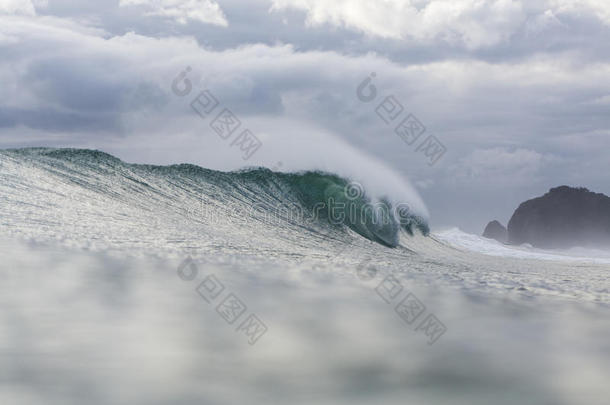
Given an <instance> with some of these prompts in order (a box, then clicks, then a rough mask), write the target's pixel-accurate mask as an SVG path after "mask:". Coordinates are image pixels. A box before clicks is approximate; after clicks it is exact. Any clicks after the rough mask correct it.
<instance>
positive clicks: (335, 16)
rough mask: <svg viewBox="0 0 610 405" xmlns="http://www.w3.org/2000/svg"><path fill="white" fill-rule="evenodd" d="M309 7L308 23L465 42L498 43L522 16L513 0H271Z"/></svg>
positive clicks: (276, 6)
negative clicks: (329, 0)
mask: <svg viewBox="0 0 610 405" xmlns="http://www.w3.org/2000/svg"><path fill="white" fill-rule="evenodd" d="M286 8H294V9H299V10H303V11H306V12H307V19H308V20H307V21H308V23H309V24H311V25H321V24H332V25H336V26H342V27H345V28H348V29H353V30H357V31H361V32H364V33H366V34H368V35H373V36H379V37H384V38H394V39H414V40H418V41H427V40H436V39H442V40H444V41H447V42H450V43H456V42H458V43H461V44H463V45H465V46H466V47H468V48H480V47H486V46H492V45H495V44H498V43H500V42H502V41H504V40H506V39H508V38H509V37H510V35H511V34H512V33H514V32H515V31H516V30H517V29H518V28H519V27H520V26H521V25H522V24H523V23H524V21H525V19H526V14H525V13H524V11H523V7H522V5H521V3H520V2H519V1H515V0H382V1H362V0H336V1H333V2H328V1H327V0H273V6H272V10H281V9H286Z"/></svg>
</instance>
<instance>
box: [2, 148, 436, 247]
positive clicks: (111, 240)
mask: <svg viewBox="0 0 610 405" xmlns="http://www.w3.org/2000/svg"><path fill="white" fill-rule="evenodd" d="M0 156H1V158H2V160H1V163H2V165H3V167H2V172H1V174H0V176H1V177H2V185H1V186H0V187H1V188H2V194H3V197H2V198H3V199H4V200H5V205H6V207H5V210H4V213H3V216H4V221H5V222H6V223H7V225H8V224H9V223H11V224H12V226H11V227H9V228H10V231H11V232H15V233H21V234H22V235H25V236H30V237H31V236H34V235H36V236H39V235H40V234H45V235H47V236H49V237H55V236H60V235H59V232H57V230H58V229H59V230H62V231H63V232H61V233H62V234H63V235H61V236H60V237H61V238H64V239H71V241H72V242H73V243H75V244H78V241H79V240H87V241H93V243H94V244H95V243H98V242H100V243H101V242H105V243H107V244H110V245H111V247H112V245H117V244H122V243H125V242H130V243H132V244H136V245H143V244H146V243H147V241H151V240H152V239H154V237H153V236H152V233H151V231H153V233H155V234H156V235H157V240H156V243H153V245H160V244H162V243H163V242H162V240H163V239H165V240H169V241H173V243H175V244H180V242H178V240H182V239H185V236H182V237H178V236H177V235H175V234H176V232H177V231H178V230H179V229H186V230H188V229H189V226H188V225H185V222H190V223H191V224H192V225H196V224H198V225H204V227H203V228H204V232H203V234H202V233H201V230H198V231H197V235H190V237H187V238H186V239H191V238H194V239H199V240H202V239H205V240H222V239H231V240H235V239H240V237H241V238H243V237H244V236H246V235H250V234H253V233H266V234H268V235H269V237H270V238H271V239H278V235H281V236H279V238H280V239H282V240H283V242H287V243H290V242H295V241H298V242H299V243H302V242H303V238H304V237H305V238H307V235H308V234H310V236H311V234H313V235H316V236H317V237H318V238H317V240H319V235H320V234H323V235H325V236H328V237H329V238H331V239H332V238H334V239H341V238H344V237H345V236H346V233H351V232H353V233H356V234H358V235H360V236H361V237H364V238H366V239H367V240H369V241H372V242H375V243H378V244H381V245H385V246H389V247H396V246H398V245H399V243H400V239H401V234H408V235H414V233H415V232H418V233H421V234H424V235H427V234H428V232H429V228H428V224H427V222H426V220H425V219H424V218H422V217H421V216H419V215H417V214H415V213H413V212H412V211H411V210H410V208H409V205H408V202H401V203H398V204H396V203H392V202H391V201H390V200H389V199H388V198H387V197H385V196H373V195H371V194H369V193H368V192H367V191H366V190H364V189H362V186H360V185H359V184H357V183H351V182H350V180H349V179H346V178H342V177H339V176H337V175H333V174H329V173H323V172H316V171H309V172H301V173H277V172H273V171H271V170H269V169H265V168H256V169H250V170H244V171H238V172H219V171H213V170H207V169H203V168H201V167H198V166H194V165H188V164H182V165H173V166H152V165H136V164H127V163H124V162H122V161H121V160H119V159H117V158H115V157H113V156H111V155H109V154H106V153H103V152H100V151H94V150H83V149H48V148H28V149H18V150H7V151H2V152H0ZM24 191H26V192H24ZM177 224H180V226H179V227H177V226H176V225H177ZM151 227H152V229H151ZM304 231H305V232H304ZM272 234H276V235H275V236H271V235H272ZM304 235H305V236H304ZM233 236H235V238H234V237H233ZM257 239H260V238H257ZM138 241H139V242H138ZM153 242H155V241H153Z"/></svg>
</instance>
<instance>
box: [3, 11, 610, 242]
mask: <svg viewBox="0 0 610 405" xmlns="http://www.w3.org/2000/svg"><path fill="white" fill-rule="evenodd" d="M187 67H190V72H189V73H188V75H187V76H186V77H187V78H188V80H190V83H191V85H192V88H193V89H192V92H191V93H189V94H188V95H186V96H179V95H176V94H174V92H173V91H172V84H173V82H174V80H175V79H176V78H177V77H178V75H179V74H180V73H181V72H183V71H185V69H186V68H187ZM373 72H374V74H375V77H374V78H373V79H372V82H371V86H374V89H375V91H376V98H375V99H374V100H372V101H370V102H367V101H362V100H361V98H362V97H358V92H357V89H358V87H359V85H360V84H361V83H362V82H363V80H364V79H366V78H367V77H369V75H370V74H371V73H373ZM177 83H182V84H183V85H184V82H177ZM181 88H183V87H181ZM363 88H364V89H365V91H368V92H369V93H370V91H371V87H369V86H365V87H363ZM0 89H2V92H1V94H2V98H0V147H1V148H9V147H24V146H66V147H67V146H69V147H86V148H97V149H102V150H104V151H107V152H109V153H112V154H114V155H116V156H118V157H120V158H122V159H124V160H127V161H129V162H137V163H159V164H170V163H180V162H190V163H196V164H199V165H201V166H205V167H210V168H215V169H223V170H227V169H235V168H238V167H240V166H243V165H245V164H247V165H251V164H253V165H258V164H261V165H267V166H269V167H275V168H278V169H280V170H282V169H284V170H290V169H291V168H298V167H299V165H296V164H294V163H293V162H295V161H300V162H301V164H306V163H304V162H306V161H307V159H305V158H304V157H303V156H304V155H324V156H326V158H327V159H328V158H332V156H335V157H336V159H337V160H341V159H344V160H349V159H352V158H353V156H352V154H349V153H347V152H344V150H343V149H342V148H341V147H338V146H337V145H340V144H341V142H343V141H345V142H346V143H348V144H351V146H353V147H354V148H355V149H358V150H359V151H360V152H361V153H363V154H367V155H370V156H371V157H373V158H374V159H377V160H379V161H382V162H383V163H384V164H386V165H387V166H389V167H391V168H392V169H393V170H395V171H397V172H399V173H401V174H402V175H403V176H406V177H407V178H409V179H410V181H411V183H412V184H413V185H414V186H415V187H416V188H417V189H418V190H419V192H420V194H421V195H422V197H423V199H424V201H425V202H426V204H427V206H428V209H429V211H430V214H431V219H432V225H433V227H436V228H439V227H446V226H459V227H460V228H462V229H463V230H466V231H471V232H481V231H482V227H483V226H484V225H485V224H486V223H487V222H488V221H489V220H491V219H499V220H500V221H501V222H503V223H505V224H506V222H507V220H508V219H509V217H510V215H511V214H512V212H513V211H514V209H515V208H516V207H517V205H518V204H519V203H520V202H522V201H524V200H525V199H528V198H531V197H534V196H537V195H541V194H543V193H544V192H546V191H547V190H548V189H549V188H550V187H553V186H558V185H563V184H567V185H574V186H585V187H588V188H590V189H592V190H594V191H598V192H604V193H606V194H610V182H609V174H608V168H609V164H608V163H610V129H609V128H610V1H608V0H334V1H329V0H247V1H246V0H243V1H237V0H224V1H223V0H217V1H214V0H120V1H119V0H89V1H67V0H48V1H47V0H0ZM204 89H208V90H209V91H210V93H209V94H213V95H214V97H215V98H216V99H217V100H218V101H219V105H220V106H221V107H219V108H229V109H230V110H231V111H233V113H234V114H235V116H236V117H238V119H239V120H240V121H241V122H242V124H243V127H248V128H249V129H250V130H251V131H252V133H253V134H256V136H257V137H258V138H259V139H260V140H261V141H262V142H263V147H262V148H261V151H260V153H257V154H256V155H255V156H254V157H253V158H252V159H251V160H249V161H248V162H244V160H243V159H242V158H243V156H242V155H241V154H240V153H238V151H237V150H236V149H235V148H231V147H230V142H229V141H225V140H223V139H221V138H220V137H219V136H218V135H217V134H215V133H214V132H213V131H212V130H211V129H210V126H209V121H205V120H204V119H203V118H201V117H200V116H198V115H197V114H196V113H195V112H194V111H193V110H192V109H191V108H190V106H189V103H190V102H191V101H192V99H193V98H194V97H195V96H197V94H199V93H200V91H202V90H204ZM361 94H362V93H361ZM367 94H368V93H367ZM389 96H393V99H390V100H393V101H395V102H399V103H400V104H401V106H402V108H401V107H397V106H395V108H397V110H394V111H395V112H400V110H402V113H401V114H400V115H398V114H389V115H386V116H385V117H386V119H389V122H388V123H386V122H384V120H383V119H382V118H380V116H378V114H377V113H376V108H377V107H378V106H379V105H380V104H381V103H382V102H383V101H384V100H386V97H389ZM384 105H385V106H389V104H384ZM409 114H412V115H413V116H414V117H416V118H417V119H418V120H419V122H420V123H421V124H422V125H423V126H424V127H425V129H426V132H425V133H423V134H422V135H421V136H420V137H419V138H417V139H415V140H414V141H413V142H412V144H409V142H405V140H403V139H401V138H400V137H399V136H398V135H397V134H396V133H395V132H394V130H395V128H396V126H397V124H399V123H400V122H401V121H402V119H403V118H406V117H407V116H409ZM382 115H383V114H382ZM212 118H213V117H212ZM394 119H395V120H394ZM430 135H433V136H434V137H435V139H436V140H438V142H440V143H442V145H443V146H444V147H445V148H446V153H445V154H444V155H443V156H442V157H441V158H440V159H439V160H438V161H437V162H436V163H435V164H434V165H430V160H431V159H430V158H429V157H427V156H426V155H425V153H424V152H425V150H424V151H422V150H421V148H420V150H419V151H418V147H419V146H420V145H421V144H422V142H425V141H426V140H427V139H430V138H428V137H429V136H430ZM331 139H332V141H330V140H331ZM291 145H292V146H291ZM345 150H347V148H346V149H345ZM312 164H314V163H312ZM354 164H355V165H358V164H357V163H354ZM379 181H380V182H383V180H382V179H380V180H379Z"/></svg>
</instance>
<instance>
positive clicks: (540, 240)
mask: <svg viewBox="0 0 610 405" xmlns="http://www.w3.org/2000/svg"><path fill="white" fill-rule="evenodd" d="M508 242H509V243H510V244H515V245H520V244H523V243H529V244H531V245H532V246H535V247H539V248H562V249H565V248H570V247H576V246H579V247H598V248H610V197H608V196H606V195H604V194H599V193H594V192H591V191H589V190H587V189H586V188H572V187H568V186H561V187H556V188H553V189H551V190H550V191H549V192H548V193H546V194H545V195H544V196H542V197H538V198H534V199H533V200H529V201H526V202H524V203H522V204H521V205H520V206H519V208H518V209H517V210H516V211H515V213H514V214H513V216H512V218H511V219H510V221H509V223H508Z"/></svg>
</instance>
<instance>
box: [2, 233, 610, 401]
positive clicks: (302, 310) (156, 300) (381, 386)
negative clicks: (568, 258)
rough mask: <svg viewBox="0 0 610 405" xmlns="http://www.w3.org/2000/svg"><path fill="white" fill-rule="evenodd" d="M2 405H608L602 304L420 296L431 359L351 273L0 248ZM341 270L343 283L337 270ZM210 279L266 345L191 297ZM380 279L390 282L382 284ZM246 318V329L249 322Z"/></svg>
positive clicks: (503, 296) (414, 280)
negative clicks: (432, 327) (237, 304)
mask: <svg viewBox="0 0 610 405" xmlns="http://www.w3.org/2000/svg"><path fill="white" fill-rule="evenodd" d="M0 248H1V251H2V258H3V259H2V262H1V263H0V280H1V282H0V403H2V404H15V405H19V404H62V405H64V404H79V405H80V404H83V403H87V404H130V405H133V404H167V403H172V404H236V403H246V404H269V403H280V404H311V403H316V404H354V403H357V404H372V403H382V404H404V403H414V404H422V403H426V404H447V403H451V404H469V405H472V404H490V403H494V404H515V403H524V404H554V405H557V404H559V405H561V404H606V403H607V401H608V398H610V386H608V384H607V382H608V381H609V380H610V361H609V360H610V343H609V342H610V340H609V339H608V337H609V336H610V318H608V316H607V315H608V307H607V305H606V304H604V303H594V302H583V301H576V300H570V299H564V298H560V297H552V296H550V297H549V296H545V295H540V296H537V295H529V296H528V295H525V294H522V292H520V291H518V290H510V291H509V290H507V291H506V293H501V292H499V291H498V290H493V293H489V292H488V291H486V290H485V289H480V290H479V289H476V288H471V287H470V286H466V285H462V286H459V285H457V286H456V285H455V284H447V285H440V284H437V286H436V287H433V286H431V285H434V284H429V283H426V282H420V278H421V279H423V276H419V277H420V278H418V276H417V275H414V274H412V273H408V272H406V273H404V274H399V273H396V276H397V277H398V278H399V279H400V282H401V283H402V285H404V287H405V289H406V290H408V291H410V292H412V293H413V294H414V295H415V296H417V297H418V298H419V300H421V302H422V303H423V304H425V306H426V308H427V310H430V311H431V312H433V313H435V314H436V315H438V317H439V319H442V321H443V323H444V324H445V325H446V326H447V332H446V333H445V334H444V335H443V336H442V338H441V339H439V340H438V341H437V342H436V343H435V344H434V345H431V346H430V345H428V342H427V339H426V338H425V336H424V335H422V334H421V333H419V332H417V331H415V330H414V328H413V327H412V326H410V325H407V324H406V323H405V321H404V320H403V319H401V317H400V316H399V315H398V314H397V313H396V312H395V311H394V307H393V306H392V305H390V304H387V303H386V302H384V300H382V299H381V298H380V296H379V295H378V293H377V292H376V291H375V288H376V287H377V286H378V284H379V281H380V280H381V279H383V277H384V276H385V275H386V274H385V272H386V271H387V267H384V265H383V264H379V265H378V269H379V272H380V274H379V276H378V277H370V278H362V277H358V276H357V273H356V268H355V267H353V268H350V266H349V265H343V264H341V265H338V264H336V265H333V266H332V267H331V266H330V265H329V266H326V267H325V266H324V264H323V263H322V264H320V262H318V263H316V264H317V265H316V266H315V267H314V266H313V265H311V263H309V262H308V261H304V262H301V263H300V264H298V265H295V264H294V263H292V264H290V263H289V262H287V261H286V262H283V261H282V260H274V261H268V262H264V261H260V260H258V261H252V260H249V259H246V258H244V259H239V258H238V259H237V260H233V261H232V262H231V264H223V263H222V260H217V261H216V262H215V263H213V264H212V263H210V262H207V261H205V258H199V259H198V258H197V257H194V259H195V261H197V267H198V269H199V273H198V274H197V278H195V279H193V281H188V280H186V281H185V280H183V279H182V278H180V277H179V276H178V274H177V271H176V270H177V267H178V265H179V264H180V263H181V261H182V258H179V257H171V258H166V259H154V260H153V259H145V258H133V257H132V258H129V257H122V256H109V255H103V254H99V253H85V252H74V251H68V250H66V249H62V250H53V249H46V248H40V247H33V246H22V245H14V244H3V245H2V246H1V247H0ZM336 266H339V267H340V268H336ZM209 274H213V275H215V276H216V277H217V278H218V280H220V281H221V282H222V284H223V285H224V286H225V288H226V290H227V292H229V291H231V292H233V293H234V294H235V295H236V296H238V297H239V298H240V300H241V301H243V302H244V303H245V304H246V305H247V311H246V312H245V314H249V313H255V314H256V315H258V316H259V317H260V319H261V320H263V321H264V322H265V324H266V325H267V326H268V331H267V332H266V333H265V334H264V336H262V337H261V338H260V340H258V341H257V342H256V344H254V345H250V344H249V342H248V339H247V337H246V336H244V335H243V333H240V331H238V330H237V327H238V321H236V322H235V323H233V324H229V323H228V322H227V321H225V319H223V317H222V316H221V315H220V314H219V313H218V312H217V310H216V305H215V304H211V303H208V302H206V301H205V300H204V299H202V297H201V295H200V294H199V293H198V292H197V291H196V288H197V286H198V285H199V284H200V282H201V281H203V280H204V278H205V277H206V276H207V275H209ZM379 277H381V278H379ZM244 316H245V315H244Z"/></svg>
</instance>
